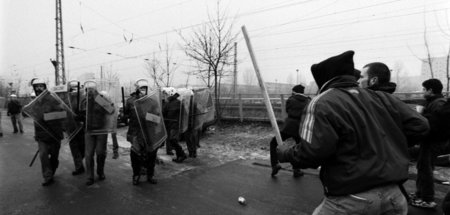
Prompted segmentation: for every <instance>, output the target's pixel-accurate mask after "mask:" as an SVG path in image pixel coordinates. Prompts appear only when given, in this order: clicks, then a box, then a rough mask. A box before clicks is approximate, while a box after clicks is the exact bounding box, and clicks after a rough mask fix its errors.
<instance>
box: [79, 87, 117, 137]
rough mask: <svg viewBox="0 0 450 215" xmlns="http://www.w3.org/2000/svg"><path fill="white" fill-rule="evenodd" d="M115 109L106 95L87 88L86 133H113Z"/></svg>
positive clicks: (115, 126)
mask: <svg viewBox="0 0 450 215" xmlns="http://www.w3.org/2000/svg"><path fill="white" fill-rule="evenodd" d="M116 119H117V108H116V107H115V104H114V103H113V102H112V101H111V99H110V98H109V97H108V95H107V94H103V95H102V94H100V93H99V92H98V91H97V89H94V88H88V89H87V92H86V123H85V124H86V133H87V134H90V135H96V134H108V133H114V132H116V129H117V120H116Z"/></svg>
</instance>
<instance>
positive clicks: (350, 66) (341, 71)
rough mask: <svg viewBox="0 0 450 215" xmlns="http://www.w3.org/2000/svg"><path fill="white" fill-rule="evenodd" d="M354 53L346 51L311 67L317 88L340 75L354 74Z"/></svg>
mask: <svg viewBox="0 0 450 215" xmlns="http://www.w3.org/2000/svg"><path fill="white" fill-rule="evenodd" d="M354 54H355V52H354V51H346V52H344V53H342V54H340V55H336V56H333V57H330V58H328V59H326V60H324V61H322V62H320V63H318V64H314V65H312V66H311V73H312V75H313V77H314V80H315V81H316V83H317V86H319V88H321V87H322V85H323V84H324V83H325V82H327V81H328V80H330V79H332V78H334V77H336V76H340V75H352V76H354V74H355V65H354V63H353V55H354Z"/></svg>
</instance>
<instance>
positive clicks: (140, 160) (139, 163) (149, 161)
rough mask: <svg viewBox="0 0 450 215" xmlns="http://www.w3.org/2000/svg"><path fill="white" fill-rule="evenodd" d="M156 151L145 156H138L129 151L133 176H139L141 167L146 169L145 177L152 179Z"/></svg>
mask: <svg viewBox="0 0 450 215" xmlns="http://www.w3.org/2000/svg"><path fill="white" fill-rule="evenodd" d="M157 153H158V149H155V150H154V151H152V152H147V153H146V154H145V155H139V154H138V153H136V152H135V151H133V150H131V151H130V159H131V167H132V168H133V176H138V175H140V174H141V169H142V167H145V168H146V169H147V177H148V178H152V177H153V176H154V175H155V165H156V155H157Z"/></svg>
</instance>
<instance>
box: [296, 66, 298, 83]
mask: <svg viewBox="0 0 450 215" xmlns="http://www.w3.org/2000/svg"><path fill="white" fill-rule="evenodd" d="M296 84H298V69H297V83H296Z"/></svg>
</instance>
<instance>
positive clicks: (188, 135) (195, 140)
mask: <svg viewBox="0 0 450 215" xmlns="http://www.w3.org/2000/svg"><path fill="white" fill-rule="evenodd" d="M200 132H201V130H200V129H193V130H188V131H186V132H185V133H184V139H185V140H186V146H187V149H188V151H189V155H196V154H197V146H198V145H199V142H200Z"/></svg>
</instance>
